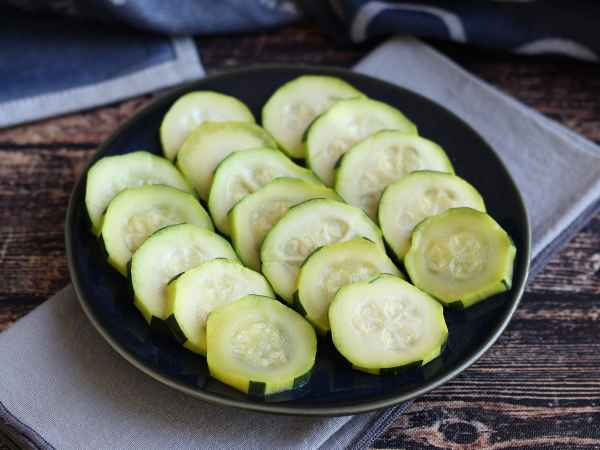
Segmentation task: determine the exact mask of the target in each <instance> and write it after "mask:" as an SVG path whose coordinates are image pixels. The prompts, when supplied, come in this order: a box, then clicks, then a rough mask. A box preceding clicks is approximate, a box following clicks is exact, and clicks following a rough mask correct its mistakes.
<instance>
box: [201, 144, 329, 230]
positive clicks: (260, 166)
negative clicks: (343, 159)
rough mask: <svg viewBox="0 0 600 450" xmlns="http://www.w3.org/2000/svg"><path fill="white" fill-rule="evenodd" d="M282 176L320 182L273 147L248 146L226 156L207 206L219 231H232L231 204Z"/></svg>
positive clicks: (214, 182)
mask: <svg viewBox="0 0 600 450" xmlns="http://www.w3.org/2000/svg"><path fill="white" fill-rule="evenodd" d="M279 177H289V178H300V179H303V180H307V181H312V182H315V183H318V182H319V181H318V180H317V179H316V178H315V176H314V175H313V174H312V173H311V172H310V171H309V170H308V169H305V168H304V167H300V166H299V165H297V164H294V163H293V162H292V161H291V160H290V159H289V158H288V157H286V156H285V155H284V154H283V153H281V152H280V151H278V150H274V149H271V148H257V149H253V150H245V151H243V152H236V153H232V154H231V155H229V156H228V157H227V158H225V159H224V160H223V162H222V163H221V164H219V167H218V168H217V170H216V172H215V176H214V179H213V184H212V187H211V189H210V195H209V197H208V209H209V211H210V214H211V216H212V218H213V220H214V222H215V226H216V227H217V228H218V229H219V231H221V232H222V233H224V234H227V235H229V232H230V224H229V217H228V216H227V214H228V213H229V211H230V210H231V208H233V206H234V205H235V204H236V203H237V202H239V201H240V200H241V199H243V198H244V197H245V196H246V195H248V194H251V193H252V192H255V191H257V190H258V189H260V188H261V187H263V186H264V185H265V184H267V183H269V182H270V181H271V180H273V179H275V178H279Z"/></svg>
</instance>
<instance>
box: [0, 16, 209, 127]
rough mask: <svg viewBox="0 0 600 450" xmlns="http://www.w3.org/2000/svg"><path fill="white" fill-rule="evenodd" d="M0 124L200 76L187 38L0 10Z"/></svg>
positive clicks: (32, 117) (46, 114)
mask: <svg viewBox="0 0 600 450" xmlns="http://www.w3.org/2000/svg"><path fill="white" fill-rule="evenodd" d="M0 42H2V45H0V83H1V85H2V89H0V127H1V126H8V125H13V124H17V123H21V122H27V121H31V120H36V119H40V118H44V117H50V116H53V115H57V114H62V113H66V112H71V111H77V110H81V109H84V108H89V107H93V106H98V105H102V104H107V103H110V102H114V101H116V100H121V99H123V98H127V97H132V96H135V95H139V94H142V93H145V92H149V91H153V90H157V89H160V88H163V87H166V86H170V85H173V84H176V83H181V82H183V81H186V80H190V79H193V78H199V77H201V76H202V75H203V74H204V71H203V70H202V66H201V65H200V62H199V59H198V54H197V52H196V48H195V45H194V43H193V41H192V40H191V39H190V38H170V37H166V36H160V35H155V34H149V33H141V32H137V31H131V30H129V29H125V28H119V29H117V28H115V27H114V26H107V25H102V24H99V23H86V22H82V21H74V20H70V19H68V18H63V17H52V18H47V17H44V18H42V17H37V16H25V15H16V14H9V13H7V14H4V15H1V16H0Z"/></svg>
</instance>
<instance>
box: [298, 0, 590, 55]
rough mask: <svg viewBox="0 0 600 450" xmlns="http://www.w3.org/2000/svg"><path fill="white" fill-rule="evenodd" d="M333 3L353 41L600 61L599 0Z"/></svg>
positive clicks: (354, 0)
mask: <svg viewBox="0 0 600 450" xmlns="http://www.w3.org/2000/svg"><path fill="white" fill-rule="evenodd" d="M307 3H308V4H310V5H313V6H314V5H316V2H315V1H309V2H307ZM330 3H331V4H332V5H335V8H334V11H335V13H336V16H337V17H338V18H339V19H340V20H341V21H342V22H343V24H344V26H345V27H346V28H347V29H348V31H349V34H350V37H351V39H352V40H353V41H354V42H361V41H365V40H367V39H370V38H373V37H380V36H386V35H391V34H412V35H416V36H420V37H428V38H435V39H444V40H452V41H455V42H459V43H471V44H475V45H477V46H480V47H485V48H494V49H501V50H508V51H512V52H515V53H520V54H531V55H533V54H546V53H548V54H559V55H564V56H569V57H573V58H578V59H582V60H586V61H590V62H598V60H599V57H600V33H599V32H598V23H599V20H600V3H599V2H597V1H595V0H579V1H577V2H565V1H564V0H532V1H527V2H523V1H485V0H479V1H472V0H470V1H469V0H456V1H443V0H437V1H435V0H434V1H387V2H386V1H375V0H337V1H334V0H332V1H331V2H330Z"/></svg>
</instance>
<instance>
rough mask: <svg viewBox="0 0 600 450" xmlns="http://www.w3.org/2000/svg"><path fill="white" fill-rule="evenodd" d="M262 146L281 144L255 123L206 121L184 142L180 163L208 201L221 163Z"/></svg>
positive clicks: (178, 165) (199, 192)
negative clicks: (236, 153) (233, 155)
mask: <svg viewBox="0 0 600 450" xmlns="http://www.w3.org/2000/svg"><path fill="white" fill-rule="evenodd" d="M258 147H271V148H277V143H276V142H275V141H274V140H273V138H272V137H271V136H270V135H269V134H268V133H267V132H266V131H265V130H263V129H262V128H261V127H259V126H258V125H256V124H254V123H251V122H205V123H203V124H202V125H200V126H199V127H197V128H196V129H195V130H194V131H192V132H191V134H190V135H189V136H188V138H187V139H186V140H185V142H184V143H183V146H182V147H181V149H180V150H179V153H177V167H178V168H179V170H181V173H183V175H184V176H185V177H186V178H187V179H188V180H189V181H190V182H191V183H192V184H193V186H194V188H195V189H196V191H197V192H198V194H199V195H200V198H202V199H203V200H205V201H206V200H208V194H209V192H210V186H211V185H212V179H213V173H214V171H215V169H216V168H217V166H218V165H219V163H220V162H221V161H223V160H224V159H225V158H226V157H227V156H228V155H230V154H231V153H233V152H237V151H241V150H248V149H250V148H258Z"/></svg>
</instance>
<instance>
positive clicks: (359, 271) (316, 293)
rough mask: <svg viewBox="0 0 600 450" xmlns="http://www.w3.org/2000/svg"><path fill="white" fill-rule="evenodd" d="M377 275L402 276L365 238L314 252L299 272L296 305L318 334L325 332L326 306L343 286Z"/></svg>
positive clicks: (327, 328) (378, 249) (327, 319)
mask: <svg viewBox="0 0 600 450" xmlns="http://www.w3.org/2000/svg"><path fill="white" fill-rule="evenodd" d="M381 273H387V274H390V275H396V276H402V275H400V271H399V270H398V268H397V267H396V266H395V265H394V263H393V262H392V260H391V259H390V258H389V257H388V256H387V255H386V253H385V252H384V251H383V250H381V248H379V247H378V246H377V245H376V244H374V243H373V242H371V241H369V240H368V239H365V238H355V239H352V240H350V241H346V242H339V243H337V244H331V245H326V246H324V247H321V248H319V249H318V250H315V251H314V252H313V253H312V254H311V255H310V256H309V257H308V259H307V260H306V261H305V262H304V264H303V265H302V267H301V268H300V273H299V274H298V290H297V291H296V294H295V295H296V299H295V300H296V305H297V306H298V309H299V310H300V311H301V312H303V313H304V315H305V316H306V318H307V319H308V320H309V321H310V322H311V323H312V324H313V325H314V326H315V327H316V328H317V330H318V331H319V332H320V333H321V334H325V333H327V331H329V316H328V311H329V305H330V304H331V301H332V300H333V297H334V296H335V294H336V292H337V291H338V290H339V289H340V288H341V287H343V286H345V285H347V284H350V283H356V282H357V281H363V280H368V279H371V278H373V277H374V276H376V275H379V274H381Z"/></svg>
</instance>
